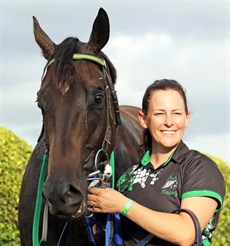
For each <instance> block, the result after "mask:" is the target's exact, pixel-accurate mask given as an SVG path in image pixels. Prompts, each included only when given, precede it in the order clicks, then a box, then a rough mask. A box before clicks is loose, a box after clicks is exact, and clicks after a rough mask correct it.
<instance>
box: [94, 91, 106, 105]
mask: <svg viewBox="0 0 230 246" xmlns="http://www.w3.org/2000/svg"><path fill="white" fill-rule="evenodd" d="M103 98H104V95H103V94H102V93H98V94H97V95H96V97H95V103H96V104H101V103H102V102H103Z"/></svg>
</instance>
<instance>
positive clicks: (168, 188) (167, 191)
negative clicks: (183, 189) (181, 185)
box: [161, 175, 178, 196]
mask: <svg viewBox="0 0 230 246" xmlns="http://www.w3.org/2000/svg"><path fill="white" fill-rule="evenodd" d="M177 186H178V182H177V176H172V175H171V176H170V177H169V178H168V179H167V180H166V183H165V184H164V185H163V186H162V190H161V194H163V195H168V196H177Z"/></svg>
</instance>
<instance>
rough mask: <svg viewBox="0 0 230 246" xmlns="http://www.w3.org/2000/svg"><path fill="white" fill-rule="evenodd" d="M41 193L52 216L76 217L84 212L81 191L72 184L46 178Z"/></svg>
mask: <svg viewBox="0 0 230 246" xmlns="http://www.w3.org/2000/svg"><path fill="white" fill-rule="evenodd" d="M43 195H44V197H45V200H46V203H47V204H48V206H49V211H50V213H51V214H52V215H53V216H60V217H62V218H63V217H64V218H66V219H76V218H80V217H82V216H83V215H85V213H86V203H85V201H84V195H83V192H82V191H81V190H80V189H78V188H76V187H74V186H73V185H66V184H65V185H64V184H63V182H60V181H59V182H51V181H49V180H48V181H46V183H45V184H44V187H43Z"/></svg>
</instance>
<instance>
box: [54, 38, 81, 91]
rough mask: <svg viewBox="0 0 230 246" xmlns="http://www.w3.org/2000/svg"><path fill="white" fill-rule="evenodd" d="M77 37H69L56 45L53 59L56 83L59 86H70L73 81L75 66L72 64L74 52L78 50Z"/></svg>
mask: <svg viewBox="0 0 230 246" xmlns="http://www.w3.org/2000/svg"><path fill="white" fill-rule="evenodd" d="M78 41H79V40H78V39H77V38H67V39H65V40H64V41H63V42H62V43H60V44H59V45H57V46H56V49H55V51H54V54H53V56H52V59H54V60H55V62H54V69H55V75H54V76H55V77H54V83H55V84H56V85H57V86H58V87H59V88H62V87H64V86H65V87H68V86H69V85H70V84H71V83H72V82H73V74H74V66H73V64H72V59H73V58H72V57H73V54H74V53H76V52H78V50H77V47H78V46H77V43H78Z"/></svg>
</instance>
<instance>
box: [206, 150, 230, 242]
mask: <svg viewBox="0 0 230 246" xmlns="http://www.w3.org/2000/svg"><path fill="white" fill-rule="evenodd" d="M208 156H209V157H210V158H211V159H212V160H213V161H215V162H216V164H217V165H218V167H219V169H220V171H221V172H222V174H223V176H224V179H225V183H226V195H225V199H224V204H223V207H222V211H221V213H220V217H219V222H218V225H217V228H216V230H215V231H214V234H213V241H212V246H226V245H230V237H229V229H230V213H229V211H230V166H229V165H228V164H227V163H225V162H224V161H222V160H220V159H219V158H217V157H214V156H211V155H208Z"/></svg>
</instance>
